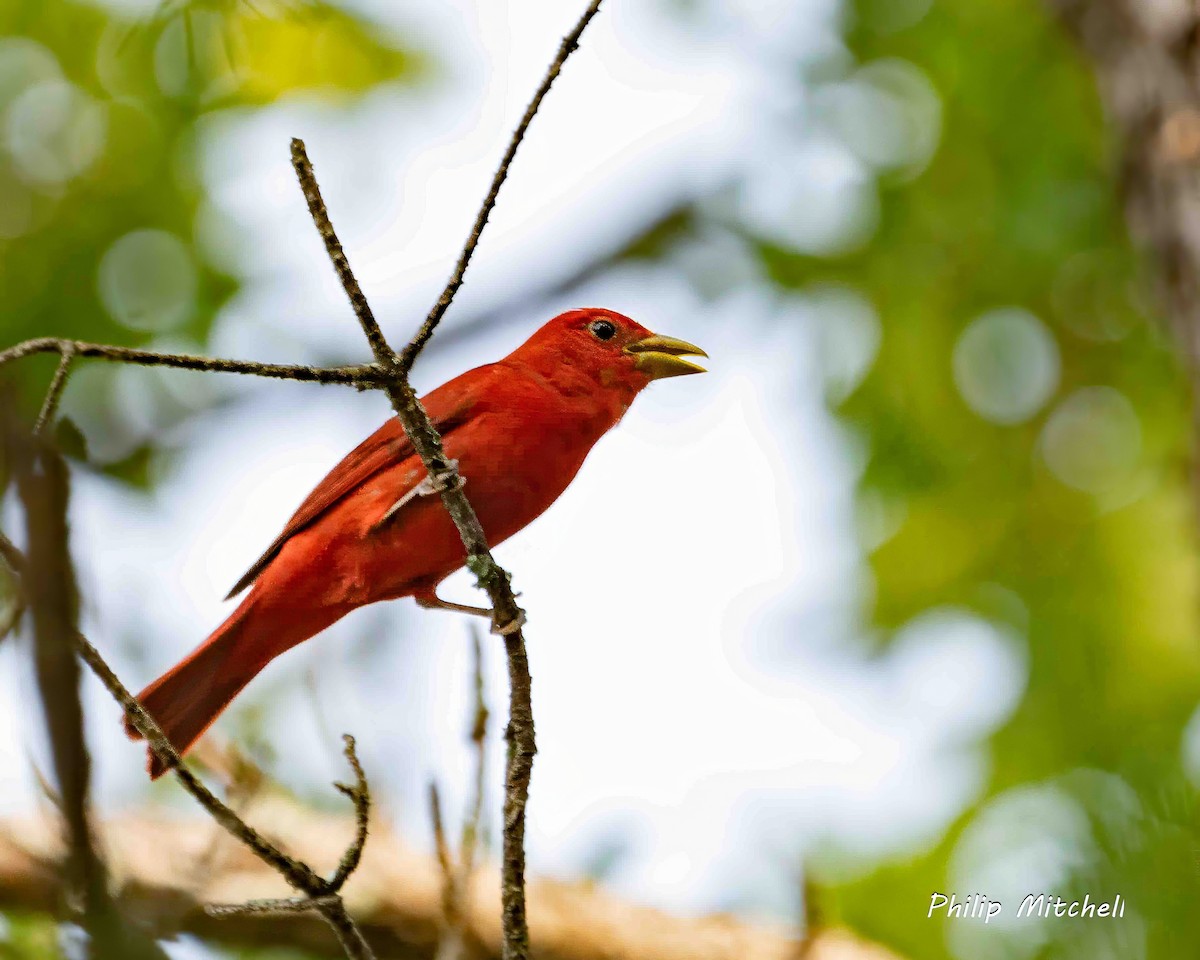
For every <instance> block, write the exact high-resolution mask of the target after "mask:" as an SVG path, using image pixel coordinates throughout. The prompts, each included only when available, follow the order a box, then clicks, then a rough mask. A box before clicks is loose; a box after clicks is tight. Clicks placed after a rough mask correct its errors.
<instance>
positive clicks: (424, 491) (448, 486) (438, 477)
mask: <svg viewBox="0 0 1200 960" xmlns="http://www.w3.org/2000/svg"><path fill="white" fill-rule="evenodd" d="M466 482H467V478H466V477H464V476H463V475H462V474H461V473H459V472H458V461H457V460H447V461H446V469H444V470H438V471H436V472H435V473H429V474H426V475H425V479H423V480H422V481H421V482H420V483H418V484H417V485H416V486H415V487H413V488H412V489H411V490H409V491H408V493H406V494H405V495H404V496H402V497H401V498H400V499H399V500H397V501H396V502H395V503H393V504H392V505H391V506H390V507H388V509H387V513H385V514H384V515H383V516H382V517H380V518H379V521H378V522H377V523H376V524H375V526H376V527H381V526H383V524H385V523H387V522H388V521H389V520H391V519H392V517H394V516H395V515H396V514H397V513H399V512H400V510H401V509H402V508H403V507H404V506H405V505H406V504H408V503H411V502H412V501H413V500H415V499H417V497H432V496H433V495H434V494H438V493H441V492H442V491H443V490H458V489H461V488H462V485H463V484H464V483H466Z"/></svg>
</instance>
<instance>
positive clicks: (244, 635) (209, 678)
mask: <svg viewBox="0 0 1200 960" xmlns="http://www.w3.org/2000/svg"><path fill="white" fill-rule="evenodd" d="M255 599H256V598H255V597H254V595H253V594H251V595H250V596H249V597H247V598H246V599H245V600H244V601H243V602H242V604H241V605H240V606H239V607H238V608H237V609H236V610H235V611H234V612H233V613H232V614H231V615H230V616H229V619H227V620H226V621H225V622H224V623H222V624H221V626H219V627H218V628H217V629H216V630H214V631H213V633H212V634H211V635H210V636H209V638H208V639H207V640H205V641H204V642H203V643H202V644H200V646H198V647H197V648H196V649H195V650H193V651H192V652H191V653H190V654H188V655H187V656H186V657H185V658H184V659H183V660H181V661H180V662H179V663H177V664H176V665H175V666H173V667H172V668H171V669H170V670H168V671H167V672H166V673H164V674H163V675H162V676H161V677H159V678H158V679H157V680H155V681H154V682H153V683H152V684H150V686H148V687H146V689H145V690H143V691H142V692H141V693H139V694H138V700H139V701H141V704H142V706H143V707H145V708H146V711H147V712H148V713H149V714H150V716H152V717H153V718H154V720H155V722H156V723H157V724H158V725H159V727H160V728H161V729H162V732H163V733H165V734H166V735H167V739H168V740H170V741H171V743H172V745H173V746H174V747H175V749H176V750H177V751H179V753H180V754H184V753H186V752H187V751H188V750H189V749H190V748H191V746H192V744H194V743H195V742H196V741H197V740H199V739H200V736H201V735H202V734H203V733H204V731H205V730H207V729H208V728H209V727H210V726H212V723H213V721H214V720H216V719H217V717H218V716H220V715H221V712H222V711H223V710H224V709H225V708H226V707H227V706H229V704H230V702H231V701H232V700H233V698H234V697H236V696H237V695H238V694H239V693H240V692H241V691H242V689H243V688H244V687H245V686H246V684H248V683H249V682H250V681H251V680H253V679H254V678H255V677H256V676H257V675H258V672H259V671H260V670H262V668H263V667H264V666H266V665H267V664H268V663H269V662H270V661H271V659H272V658H273V657H275V656H276V655H277V654H279V653H281V652H282V650H281V649H279V647H278V645H277V643H271V634H270V631H269V630H268V631H264V630H262V629H261V626H260V628H259V629H257V630H256V629H253V625H254V624H255V622H256V621H257V620H258V619H259V618H258V617H255V616H254V613H255V611H254V603H255ZM295 642H297V643H298V642H299V640H297V641H295ZM291 645H292V644H288V646H291ZM283 649H287V647H284V648H283ZM125 732H126V733H127V734H128V735H129V737H130V738H131V739H133V740H139V739H141V734H139V733H138V732H137V730H136V729H135V728H134V726H133V724H132V723H131V722H130V721H129V718H128V717H126V718H125ZM146 753H147V755H148V756H149V764H148V769H149V771H150V778H151V779H152V780H157V779H158V778H159V777H160V776H162V775H163V773H164V772H165V771H166V765H165V763H164V762H163V761H162V760H161V759H159V757H158V755H157V754H155V752H154V751H153V750H150V749H147V751H146Z"/></svg>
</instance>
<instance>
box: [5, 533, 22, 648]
mask: <svg viewBox="0 0 1200 960" xmlns="http://www.w3.org/2000/svg"><path fill="white" fill-rule="evenodd" d="M0 559H3V560H4V565H5V566H6V567H7V568H8V573H7V576H8V579H9V582H10V583H11V584H12V605H11V606H10V607H9V610H8V614H7V615H6V616H5V617H4V620H3V621H0V640H3V639H4V638H5V637H7V636H8V635H9V633H11V632H12V631H13V630H15V629H16V628H17V624H18V623H20V622H21V617H22V616H23V615H24V613H25V584H24V571H25V557H24V555H23V554H22V553H21V551H20V550H18V549H17V547H16V544H14V543H13V542H12V541H11V540H9V539H8V537H6V536H5V535H4V531H2V530H0Z"/></svg>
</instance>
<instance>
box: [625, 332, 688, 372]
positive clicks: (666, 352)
mask: <svg viewBox="0 0 1200 960" xmlns="http://www.w3.org/2000/svg"><path fill="white" fill-rule="evenodd" d="M625 352H626V353H628V354H632V355H633V358H634V365H635V366H636V367H637V368H638V369H639V370H641V371H642V373H644V374H646V376H648V377H649V378H650V379H651V380H661V379H663V378H664V377H682V376H684V375H685V374H689V373H704V372H705V370H704V368H703V367H701V366H699V365H698V364H695V363H692V362H691V361H690V360H684V359H683V357H684V356H685V355H687V354H690V355H692V356H696V357H707V356H708V354H707V353H705V352H704V351H703V350H701V349H700V348H699V347H698V346H696V345H695V344H694V343H688V342H687V341H686V340H676V339H675V338H674V337H661V336H659V335H658V334H654V335H653V336H649V337H646V338H645V339H644V340H638V341H636V342H634V343H631V344H629V346H627V347H626V348H625Z"/></svg>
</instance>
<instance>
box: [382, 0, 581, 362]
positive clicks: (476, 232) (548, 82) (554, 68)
mask: <svg viewBox="0 0 1200 960" xmlns="http://www.w3.org/2000/svg"><path fill="white" fill-rule="evenodd" d="M600 3H601V0H592V2H591V3H589V4H588V7H587V9H586V10H584V12H583V16H581V17H580V18H579V20H578V22H577V23H576V24H575V26H574V28H573V29H572V30H571V32H570V33H568V34H567V35H566V36H565V37H563V39H562V43H561V44H559V47H558V53H557V55H556V56H555V57H554V59H553V60H552V61H551V63H550V66H549V67H548V68H547V69H546V75H545V76H544V77H542V82H541V85H540V86H539V87H538V88H537V91H536V92H535V93H534V95H533V99H532V100H530V101H529V106H527V107H526V108H525V115H524V116H522V117H521V122H520V123H518V124H517V128H516V129H515V130H514V131H513V135H512V137H511V139H510V140H509V142H508V149H507V150H505V151H504V156H503V157H502V158H501V160H500V166H499V167H497V168H496V173H495V175H494V176H493V177H492V185H491V187H490V188H489V190H488V192H487V196H486V197H485V198H484V200H483V204H482V205H481V206H480V207H479V212H478V213H477V214H476V215H475V223H474V224H472V226H471V232H470V233H469V234H468V235H467V240H466V243H465V244H463V248H462V252H461V253H460V254H459V256H458V262H457V263H456V264H455V265H454V272H453V273H452V274H450V279H449V280H448V281H447V282H446V288H445V289H444V290H443V291H442V294H441V296H440V297H438V298H437V301H436V302H435V303H434V305H433V307H432V308H431V309H430V311H429V315H428V316H427V317H426V318H425V322H424V323H422V324H421V328H420V329H419V330H418V331H417V333H416V336H414V337H413V338H412V341H411V342H410V343H409V344H408V346H406V347H405V348H404V350H403V351H402V352H401V354H400V370H401V372H402V373H405V374H407V373H408V371H409V370H411V369H412V365H413V363H414V361H415V360H416V359H417V355H418V354H419V353H420V352H421V350H422V349H423V348H424V347H425V344H426V343H428V342H429V338H430V337H432V336H433V331H434V329H435V328H436V327H437V325H438V323H439V322H441V319H442V317H443V316H444V315H445V313H446V311H447V310H448V309H449V307H450V304H451V303H452V302H453V301H454V295H455V294H456V293H458V288H459V287H461V286H462V283H463V277H464V276H466V273H467V267H468V266H470V263H471V257H472V256H473V255H474V253H475V248H476V246H478V245H479V238H480V236H481V235H482V234H483V228H484V227H486V226H487V222H488V217H490V216H491V214H492V209H493V208H494V207H495V206H496V198H497V197H499V195H500V188H501V187H502V186H503V185H504V181H505V180H506V179H507V177H508V168H509V166H510V165H511V164H512V162H513V158H514V157H516V155H517V148H519V147H520V146H521V142H522V141H523V140H524V139H525V134H526V133H527V132H528V130H529V124H530V123H532V122H533V118H534V115H535V114H536V113H537V112H538V108H539V107H541V105H542V100H544V99H545V97H546V94H547V93H549V92H550V87H551V86H552V85H553V83H554V81H555V80H556V79H557V78H558V75H559V73H560V72H561V71H562V68H563V64H564V63H566V62H567V58H568V57H569V56H571V54H572V53H574V52H575V51H576V50H577V49H578V47H579V38H580V37H581V36H582V35H583V31H584V30H586V29H587V25H588V24H589V23H591V22H592V18H593V17H594V16H595V15H596V14H597V13H598V12H599V10H600Z"/></svg>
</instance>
